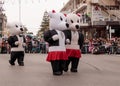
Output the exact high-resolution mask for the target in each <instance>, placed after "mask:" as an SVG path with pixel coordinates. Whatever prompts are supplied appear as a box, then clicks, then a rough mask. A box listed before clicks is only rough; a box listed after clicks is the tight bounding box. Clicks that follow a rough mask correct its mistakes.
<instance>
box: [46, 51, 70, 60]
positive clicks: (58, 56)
mask: <svg viewBox="0 0 120 86" xmlns="http://www.w3.org/2000/svg"><path fill="white" fill-rule="evenodd" d="M46 60H47V61H49V62H50V61H54V60H68V58H67V54H66V52H65V51H52V52H48V56H47V59H46Z"/></svg>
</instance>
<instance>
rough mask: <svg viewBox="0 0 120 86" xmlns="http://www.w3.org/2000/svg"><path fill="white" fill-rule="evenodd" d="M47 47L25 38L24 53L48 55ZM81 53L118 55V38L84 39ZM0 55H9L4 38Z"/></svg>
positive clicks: (119, 40) (0, 45) (0, 43)
mask: <svg viewBox="0 0 120 86" xmlns="http://www.w3.org/2000/svg"><path fill="white" fill-rule="evenodd" d="M48 46H49V45H48V43H46V42H45V41H44V39H43V38H41V39H39V40H38V39H35V38H32V37H30V36H26V46H25V47H24V48H25V53H48ZM81 51H82V53H84V54H85V53H92V54H105V53H107V54H120V38H117V37H115V38H112V39H111V40H107V39H104V38H95V39H85V41H84V45H83V47H82V49H81ZM0 53H3V54H4V53H10V46H9V44H8V42H7V39H5V38H2V39H1V40H0Z"/></svg>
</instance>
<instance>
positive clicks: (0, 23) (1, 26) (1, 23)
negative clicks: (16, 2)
mask: <svg viewBox="0 0 120 86" xmlns="http://www.w3.org/2000/svg"><path fill="white" fill-rule="evenodd" d="M3 4H4V2H3V1H0V38H1V37H3V36H5V35H7V29H6V23H7V17H6V15H5V14H4V13H3V11H4V9H3V7H2V6H3Z"/></svg>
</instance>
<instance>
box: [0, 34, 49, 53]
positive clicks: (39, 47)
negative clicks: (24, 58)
mask: <svg viewBox="0 0 120 86" xmlns="http://www.w3.org/2000/svg"><path fill="white" fill-rule="evenodd" d="M24 49H25V53H47V52H48V44H47V43H46V42H45V41H44V40H43V39H39V40H38V39H35V38H32V37H30V36H26V46H25V47H24ZM0 53H1V54H6V53H10V46H9V44H8V41H7V39H5V38H1V40H0Z"/></svg>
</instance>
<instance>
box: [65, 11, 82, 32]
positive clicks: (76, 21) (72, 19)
mask: <svg viewBox="0 0 120 86" xmlns="http://www.w3.org/2000/svg"><path fill="white" fill-rule="evenodd" d="M67 23H68V24H69V29H71V30H78V29H77V28H76V25H78V26H79V29H80V17H79V16H78V15H77V14H73V13H70V14H68V15H67Z"/></svg>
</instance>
